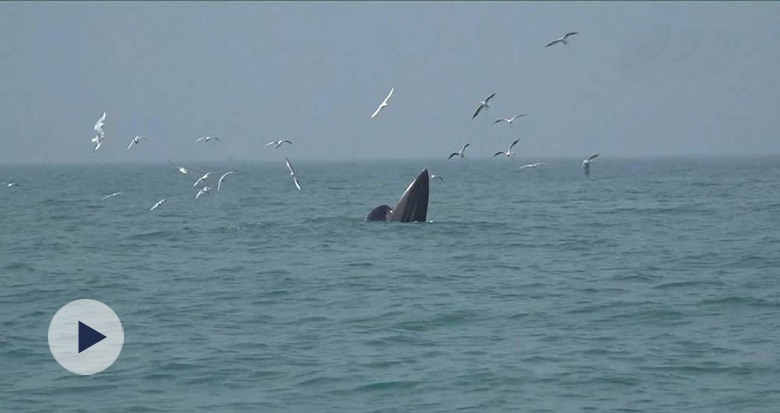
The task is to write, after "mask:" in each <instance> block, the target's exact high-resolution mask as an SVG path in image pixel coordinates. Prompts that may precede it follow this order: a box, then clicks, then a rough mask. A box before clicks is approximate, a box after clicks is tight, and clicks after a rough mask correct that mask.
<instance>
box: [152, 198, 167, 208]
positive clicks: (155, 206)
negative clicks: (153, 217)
mask: <svg viewBox="0 0 780 413" xmlns="http://www.w3.org/2000/svg"><path fill="white" fill-rule="evenodd" d="M164 202H165V199H161V200H159V201H157V203H156V204H154V206H153V207H151V208H149V211H154V210H155V209H157V207H158V206H160V205H162V204H163V203H164Z"/></svg>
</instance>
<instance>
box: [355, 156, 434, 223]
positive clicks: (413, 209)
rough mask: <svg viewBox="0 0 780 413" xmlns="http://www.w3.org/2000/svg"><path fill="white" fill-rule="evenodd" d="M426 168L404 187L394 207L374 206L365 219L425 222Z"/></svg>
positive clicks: (426, 205)
mask: <svg viewBox="0 0 780 413" xmlns="http://www.w3.org/2000/svg"><path fill="white" fill-rule="evenodd" d="M429 181H430V177H429V175H428V170H427V169H423V170H422V172H420V174H419V175H417V178H415V179H414V181H412V183H411V184H409V186H408V187H407V188H406V191H404V193H403V195H401V199H399V200H398V204H396V206H395V208H394V209H392V208H390V207H389V206H387V205H382V206H379V207H376V208H374V209H373V210H372V211H371V212H370V213H369V214H368V216H367V217H366V221H392V222H425V221H426V219H427V218H428V192H429Z"/></svg>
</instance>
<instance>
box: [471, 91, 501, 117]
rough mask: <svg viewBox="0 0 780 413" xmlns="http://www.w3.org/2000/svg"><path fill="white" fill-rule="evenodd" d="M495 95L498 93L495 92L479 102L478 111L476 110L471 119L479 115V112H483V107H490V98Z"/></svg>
mask: <svg viewBox="0 0 780 413" xmlns="http://www.w3.org/2000/svg"><path fill="white" fill-rule="evenodd" d="M495 95H496V94H495V93H493V94H492V95H490V96H488V97H487V99H485V100H483V101H482V102H479V107H478V108H477V111H476V112H474V116H472V117H471V119H474V118H476V117H477V115H479V112H481V111H482V109H483V108H485V109H488V108H490V103H489V102H490V99H493V96H495Z"/></svg>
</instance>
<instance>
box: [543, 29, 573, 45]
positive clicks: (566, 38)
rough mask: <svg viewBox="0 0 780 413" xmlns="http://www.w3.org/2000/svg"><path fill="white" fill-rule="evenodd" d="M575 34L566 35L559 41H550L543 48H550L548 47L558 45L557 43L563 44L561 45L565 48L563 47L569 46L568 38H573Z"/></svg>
mask: <svg viewBox="0 0 780 413" xmlns="http://www.w3.org/2000/svg"><path fill="white" fill-rule="evenodd" d="M575 34H577V32H569V33H566V34H565V35H563V37H561V38H560V39H555V40H553V41H551V42H550V43H548V44H547V46H544V47H545V48H547V47H550V46H552V45H555V44H558V43H563V45H564V46H565V45H567V44H569V37H571V36H574V35H575Z"/></svg>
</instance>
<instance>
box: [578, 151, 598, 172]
mask: <svg viewBox="0 0 780 413" xmlns="http://www.w3.org/2000/svg"><path fill="white" fill-rule="evenodd" d="M598 156H599V154H595V155H593V156H591V157H590V158H588V159H585V160H584V161H582V171H583V172H585V176H586V177H588V176H590V163H591V162H593V160H594V159H596V158H597V157H598Z"/></svg>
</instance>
